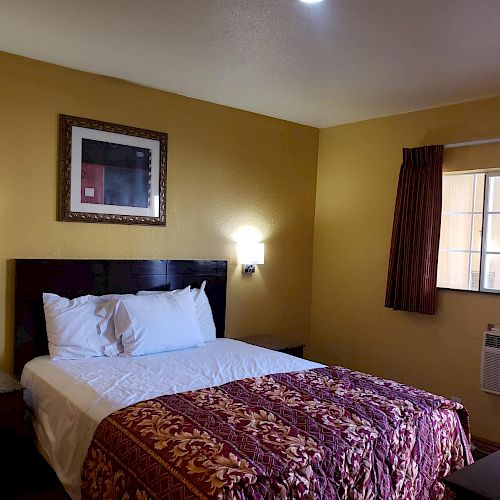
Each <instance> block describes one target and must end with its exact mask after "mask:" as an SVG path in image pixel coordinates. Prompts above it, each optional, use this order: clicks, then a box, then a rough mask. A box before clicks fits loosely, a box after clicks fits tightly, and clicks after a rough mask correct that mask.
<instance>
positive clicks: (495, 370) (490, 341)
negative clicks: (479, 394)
mask: <svg viewBox="0 0 500 500" xmlns="http://www.w3.org/2000/svg"><path fill="white" fill-rule="evenodd" d="M481 389H482V390H483V391H486V392H491V393H493V394H499V395H500V332H498V333H496V332H485V333H484V339H483V349H482V352H481Z"/></svg>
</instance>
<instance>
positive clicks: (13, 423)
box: [0, 370, 27, 434]
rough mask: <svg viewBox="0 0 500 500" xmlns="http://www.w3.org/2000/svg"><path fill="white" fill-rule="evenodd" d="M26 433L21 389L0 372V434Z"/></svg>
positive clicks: (11, 378) (19, 385) (17, 383)
mask: <svg viewBox="0 0 500 500" xmlns="http://www.w3.org/2000/svg"><path fill="white" fill-rule="evenodd" d="M12 432H15V433H17V432H20V433H26V432H27V428H26V425H25V423H24V400H23V387H22V385H21V384H20V383H19V382H18V381H17V380H16V379H15V378H14V377H11V376H10V375H8V374H7V373H5V372H4V371H1V370H0V433H2V434H4V433H9V434H10V433H12Z"/></svg>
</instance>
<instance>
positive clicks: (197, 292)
mask: <svg viewBox="0 0 500 500" xmlns="http://www.w3.org/2000/svg"><path fill="white" fill-rule="evenodd" d="M206 284H207V282H206V281H204V282H203V283H202V284H201V287H200V288H191V287H190V286H188V287H186V288H182V289H179V290H172V291H170V292H164V291H155V290H142V291H140V292H137V295H154V294H160V293H172V294H175V293H186V291H188V290H189V291H190V292H191V294H192V295H193V298H194V305H195V308H196V318H197V319H198V326H199V327H200V330H201V335H202V337H203V342H212V341H214V340H215V338H216V329H215V323H214V317H213V315H212V308H211V307H210V302H209V301H208V297H207V294H206V292H205V286H206Z"/></svg>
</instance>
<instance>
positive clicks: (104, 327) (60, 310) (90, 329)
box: [43, 293, 123, 360]
mask: <svg viewBox="0 0 500 500" xmlns="http://www.w3.org/2000/svg"><path fill="white" fill-rule="evenodd" d="M114 297H115V298H116V296H114ZM110 298H113V296H105V297H97V296H94V295H84V296H82V297H77V298H75V299H71V300H70V299H66V298H64V297H60V296H59V295H56V294H55V293H44V294H43V309H44V312H45V323H46V328H47V338H48V341H49V354H50V357H51V359H53V360H59V359H79V358H91V357H95V356H117V355H118V354H120V353H121V352H122V351H123V348H122V346H121V344H120V342H119V340H117V339H116V336H115V332H114V325H113V321H110V319H111V311H112V308H110V306H111V305H112V304H111V303H110V302H109V299H110ZM110 309H111V311H110Z"/></svg>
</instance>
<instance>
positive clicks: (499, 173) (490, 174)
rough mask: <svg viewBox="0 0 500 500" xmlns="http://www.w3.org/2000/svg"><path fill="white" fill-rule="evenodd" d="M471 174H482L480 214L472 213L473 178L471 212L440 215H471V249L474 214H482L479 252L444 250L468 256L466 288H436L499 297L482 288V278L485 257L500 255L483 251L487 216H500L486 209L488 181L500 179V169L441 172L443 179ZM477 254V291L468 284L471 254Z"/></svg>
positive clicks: (495, 293) (487, 203)
mask: <svg viewBox="0 0 500 500" xmlns="http://www.w3.org/2000/svg"><path fill="white" fill-rule="evenodd" d="M473 174H484V176H485V178H484V188H483V189H484V192H483V207H482V212H477V211H474V208H475V198H476V182H477V178H476V177H474V187H473V192H474V194H473V198H472V207H471V208H472V209H471V211H446V212H444V211H443V210H441V215H443V214H446V215H452V214H454V215H458V214H464V215H471V217H472V221H471V235H470V242H471V244H470V247H469V248H472V239H473V233H474V229H473V228H474V226H473V225H474V215H476V214H482V224H481V246H480V250H479V252H477V251H473V250H469V251H468V250H446V252H447V253H467V254H468V255H469V259H468V274H467V276H468V278H467V280H468V287H467V288H452V287H449V286H438V285H437V284H436V286H437V288H439V289H440V290H455V291H458V292H471V293H487V294H494V295H499V294H500V289H495V288H488V287H487V286H483V277H484V269H485V265H486V256H487V255H500V251H498V252H487V251H486V250H485V249H486V248H487V241H486V240H487V237H488V216H489V215H491V214H493V215H500V211H492V212H490V211H488V210H487V208H488V207H489V198H490V196H489V191H490V179H491V178H494V177H500V169H495V170H490V169H488V170H482V169H481V170H480V169H478V170H466V171H456V172H443V177H444V176H452V175H473ZM477 253H479V256H480V263H479V287H478V289H477V290H474V289H471V288H470V284H471V262H472V254H477Z"/></svg>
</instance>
